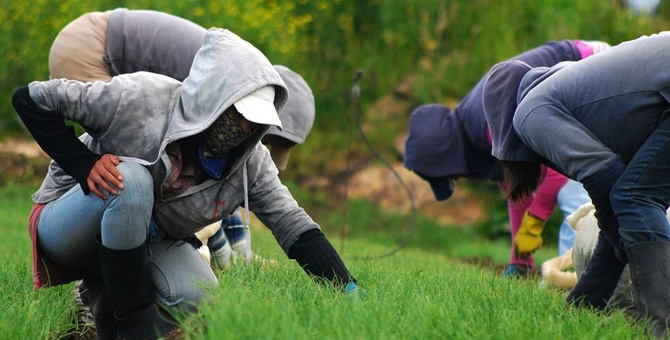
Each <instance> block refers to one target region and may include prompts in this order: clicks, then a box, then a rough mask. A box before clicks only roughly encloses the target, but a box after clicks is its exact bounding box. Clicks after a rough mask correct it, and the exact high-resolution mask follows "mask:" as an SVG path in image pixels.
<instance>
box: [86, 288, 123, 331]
mask: <svg viewBox="0 0 670 340" xmlns="http://www.w3.org/2000/svg"><path fill="white" fill-rule="evenodd" d="M79 295H80V296H81V301H82V303H83V304H84V305H86V306H88V308H89V309H90V310H91V314H92V315H93V320H94V323H95V331H96V333H97V337H98V339H100V340H106V339H116V338H117V337H118V335H117V324H116V319H115V318H114V311H113V310H112V305H111V303H110V301H109V297H108V296H107V292H106V291H105V285H104V283H103V282H102V278H101V277H96V276H89V277H87V278H85V279H84V280H83V281H82V283H81V285H80V286H79Z"/></svg>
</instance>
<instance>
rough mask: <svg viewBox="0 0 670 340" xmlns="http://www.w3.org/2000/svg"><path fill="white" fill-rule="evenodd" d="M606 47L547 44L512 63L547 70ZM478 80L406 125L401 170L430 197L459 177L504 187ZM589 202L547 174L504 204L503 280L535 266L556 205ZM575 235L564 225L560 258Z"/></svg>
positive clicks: (567, 209)
mask: <svg viewBox="0 0 670 340" xmlns="http://www.w3.org/2000/svg"><path fill="white" fill-rule="evenodd" d="M608 47H609V45H608V44H606V43H604V42H599V41H583V40H562V41H552V42H548V43H546V44H545V45H543V46H540V47H537V48H534V49H531V50H529V51H526V52H524V53H522V54H520V55H517V56H515V57H513V58H511V60H522V61H524V62H526V63H528V64H529V65H533V66H551V65H555V64H557V63H559V62H562V61H574V60H580V59H583V58H586V57H588V56H590V55H592V54H594V53H598V52H600V51H602V50H604V49H606V48H608ZM485 78H486V77H483V78H482V79H481V80H480V81H479V82H478V83H477V85H476V86H475V87H474V88H473V89H472V90H471V91H470V92H469V93H468V94H467V95H466V96H465V97H464V98H463V99H462V100H461V102H460V103H459V104H458V105H457V106H456V107H455V109H454V110H453V111H452V110H450V109H449V108H448V107H446V106H444V105H440V104H429V105H422V106H420V107H418V108H417V109H415V110H414V111H413V112H412V114H411V116H410V120H409V134H408V137H407V141H406V143H405V155H404V156H405V157H404V164H405V167H406V168H408V169H410V170H412V171H414V172H415V173H416V174H417V175H419V176H420V177H421V178H423V179H425V180H426V181H428V182H429V183H430V185H431V188H432V189H433V192H434V193H435V198H436V199H437V200H439V201H443V200H446V199H448V198H449V197H451V195H452V194H453V191H454V180H456V179H458V178H470V179H477V180H481V179H489V180H494V181H496V182H498V184H499V186H501V187H504V185H505V184H504V183H503V182H502V176H501V174H500V173H499V172H498V171H497V169H496V159H495V158H494V157H493V156H491V142H490V131H489V126H487V124H486V120H485V117H484V110H483V108H482V97H483V94H482V90H483V85H484V79H485ZM588 201H589V198H588V195H587V194H586V191H585V190H584V188H583V187H582V185H581V184H580V183H578V182H575V181H572V180H569V179H568V178H566V177H565V176H563V175H562V174H559V173H557V172H555V171H552V170H551V169H550V170H549V171H548V173H547V176H546V177H545V180H544V181H543V182H542V185H541V186H540V188H538V190H537V191H536V192H535V193H534V194H533V196H532V197H531V199H529V200H526V201H524V202H512V201H510V202H508V211H509V224H510V230H511V237H512V242H511V251H510V260H509V266H508V267H507V269H506V270H505V272H504V273H503V275H504V276H505V277H511V278H514V277H519V276H523V275H526V274H527V272H528V269H529V268H533V267H534V266H535V261H534V259H533V256H532V254H533V253H534V252H535V251H536V250H537V249H538V248H539V247H540V246H541V245H542V235H541V234H542V231H543V229H544V226H545V224H546V221H547V220H548V218H549V216H550V215H551V214H552V213H553V211H554V208H555V206H556V205H557V204H558V206H559V207H560V209H561V211H562V212H563V214H564V216H568V215H570V214H571V213H572V212H573V211H575V210H576V209H577V208H578V207H580V206H581V205H582V204H584V203H586V202H588ZM574 236H575V232H574V230H572V228H570V226H569V225H568V223H567V221H565V219H564V221H563V223H562V225H561V229H560V233H559V254H561V255H562V254H563V253H565V252H566V251H567V250H568V249H569V248H570V247H572V242H573V241H574Z"/></svg>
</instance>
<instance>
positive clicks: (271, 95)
mask: <svg viewBox="0 0 670 340" xmlns="http://www.w3.org/2000/svg"><path fill="white" fill-rule="evenodd" d="M274 101H275V88H274V86H264V87H261V88H260V89H258V90H256V91H254V92H251V93H250V94H248V95H247V96H246V97H244V98H242V99H240V100H238V101H237V102H235V104H234V105H235V108H236V109H237V112H239V113H240V114H241V115H242V117H244V118H245V119H246V120H248V121H250V122H252V123H256V124H263V125H272V126H276V127H278V128H280V129H281V128H282V125H281V121H280V120H279V115H278V114H277V109H276V108H275V105H274Z"/></svg>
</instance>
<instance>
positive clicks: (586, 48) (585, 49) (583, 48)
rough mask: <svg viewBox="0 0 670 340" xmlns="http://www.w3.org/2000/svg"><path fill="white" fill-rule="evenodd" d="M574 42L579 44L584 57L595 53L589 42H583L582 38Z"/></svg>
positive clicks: (578, 46) (576, 44) (580, 52)
mask: <svg viewBox="0 0 670 340" xmlns="http://www.w3.org/2000/svg"><path fill="white" fill-rule="evenodd" d="M573 42H574V43H575V46H577V49H578V50H579V54H581V56H582V59H584V58H586V57H589V56H591V55H592V54H593V50H592V49H591V47H589V46H588V45H587V44H585V43H583V42H581V41H580V40H574V41H573Z"/></svg>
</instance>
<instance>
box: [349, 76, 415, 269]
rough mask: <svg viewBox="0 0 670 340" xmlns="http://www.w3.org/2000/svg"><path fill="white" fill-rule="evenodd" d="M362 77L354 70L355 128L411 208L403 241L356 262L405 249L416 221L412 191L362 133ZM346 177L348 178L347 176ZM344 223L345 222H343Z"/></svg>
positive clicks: (352, 100)
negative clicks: (390, 174)
mask: <svg viewBox="0 0 670 340" xmlns="http://www.w3.org/2000/svg"><path fill="white" fill-rule="evenodd" d="M362 77H363V70H360V69H359V70H356V72H355V73H354V77H353V86H352V87H351V107H352V110H353V116H354V119H355V120H356V126H357V128H358V132H359V134H360V136H361V138H362V139H363V141H364V142H365V145H366V146H367V147H368V149H369V150H370V152H372V154H373V155H374V156H375V158H377V159H378V160H379V161H380V162H382V163H383V164H384V165H385V166H386V167H387V168H388V169H389V170H390V171H391V173H393V176H394V177H395V178H396V179H397V180H398V182H399V183H400V185H401V186H402V187H403V189H405V191H406V192H407V197H408V199H409V203H410V206H411V210H412V212H411V215H412V220H411V222H410V224H409V232H408V233H407V236H405V239H403V240H402V241H401V242H400V243H399V244H398V245H397V246H396V247H395V248H394V249H392V250H391V251H390V252H388V253H385V254H382V255H377V256H358V257H354V259H356V260H373V259H382V258H385V257H389V256H391V255H393V254H395V253H397V252H399V251H400V250H402V249H403V248H405V247H406V246H407V245H408V244H409V243H410V242H411V241H412V238H413V237H414V234H415V233H416V220H417V211H416V204H415V203H414V195H412V191H411V190H410V189H409V187H408V186H407V184H406V183H405V181H403V180H402V178H401V177H400V175H399V174H398V172H396V171H395V170H394V169H393V166H391V164H390V163H389V162H388V161H387V160H386V159H384V157H383V156H382V155H381V153H380V152H379V151H378V150H377V149H376V148H375V147H374V146H373V145H372V143H371V142H370V140H369V139H368V137H367V135H366V134H365V131H363V124H362V123H361V107H360V100H359V99H360V96H361V89H360V87H359V85H358V82H359V81H360V79H361V78H362ZM348 164H349V162H348V161H347V170H348V168H349V165H348ZM347 177H348V176H347ZM347 187H349V183H347ZM346 218H347V216H346V214H345V221H346ZM345 223H346V222H345Z"/></svg>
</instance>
